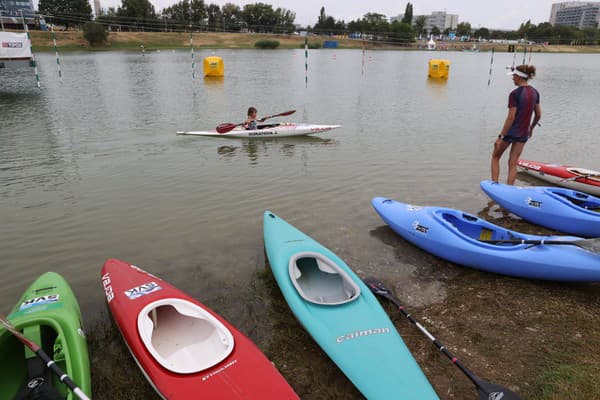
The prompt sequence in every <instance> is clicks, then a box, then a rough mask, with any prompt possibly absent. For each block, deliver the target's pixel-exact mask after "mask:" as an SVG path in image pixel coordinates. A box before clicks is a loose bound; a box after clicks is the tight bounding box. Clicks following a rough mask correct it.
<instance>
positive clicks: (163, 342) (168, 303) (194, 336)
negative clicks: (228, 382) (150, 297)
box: [137, 298, 234, 374]
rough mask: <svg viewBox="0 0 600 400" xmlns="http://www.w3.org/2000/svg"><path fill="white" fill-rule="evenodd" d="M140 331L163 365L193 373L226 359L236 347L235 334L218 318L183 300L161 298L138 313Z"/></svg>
mask: <svg viewBox="0 0 600 400" xmlns="http://www.w3.org/2000/svg"><path fill="white" fill-rule="evenodd" d="M137 323H138V332H139V334H140V337H141V339H142V341H143V343H144V346H145V347H146V349H147V350H148V351H149V352H150V354H152V357H154V359H155V360H156V361H157V362H158V363H159V364H160V365H162V366H163V367H164V368H166V369H168V370H169V371H172V372H176V373H180V374H192V373H195V372H200V371H202V370H205V369H207V368H210V367H212V366H214V365H216V364H218V363H219V362H221V361H223V359H225V358H226V357H227V356H228V355H229V354H230V353H231V352H232V351H233V346H234V340H233V335H232V334H231V332H230V331H229V329H227V328H226V327H225V325H223V324H222V323H221V322H220V321H219V320H218V319H216V318H215V317H214V316H213V315H211V314H210V313H209V312H207V311H206V310H204V309H202V308H201V307H199V306H198V305H196V304H194V303H191V302H189V301H186V300H184V299H176V298H170V299H161V300H157V301H155V302H153V303H150V304H148V305H147V306H146V307H144V309H143V310H142V311H141V312H140V313H139V315H138V321H137Z"/></svg>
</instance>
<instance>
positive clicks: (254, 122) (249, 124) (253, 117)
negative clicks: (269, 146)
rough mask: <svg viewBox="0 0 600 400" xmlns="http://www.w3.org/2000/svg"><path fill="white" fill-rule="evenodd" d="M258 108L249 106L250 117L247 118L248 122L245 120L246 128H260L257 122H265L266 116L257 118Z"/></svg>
mask: <svg viewBox="0 0 600 400" xmlns="http://www.w3.org/2000/svg"><path fill="white" fill-rule="evenodd" d="M257 112H258V110H257V109H256V108H255V107H249V108H248V118H246V122H244V128H246V130H255V129H258V125H257V122H264V120H265V118H262V119H257V118H256V113H257Z"/></svg>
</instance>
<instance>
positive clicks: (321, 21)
mask: <svg viewBox="0 0 600 400" xmlns="http://www.w3.org/2000/svg"><path fill="white" fill-rule="evenodd" d="M336 28H337V27H336V21H335V18H333V17H330V16H327V14H325V7H321V12H320V13H319V18H318V19H317V23H316V24H315V26H313V31H315V32H318V33H327V34H332V33H333V32H334V31H335V30H336Z"/></svg>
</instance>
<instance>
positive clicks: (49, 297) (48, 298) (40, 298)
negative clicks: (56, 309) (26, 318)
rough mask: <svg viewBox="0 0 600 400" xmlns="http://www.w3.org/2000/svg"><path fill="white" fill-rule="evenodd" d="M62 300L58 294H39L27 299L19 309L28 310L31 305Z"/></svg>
mask: <svg viewBox="0 0 600 400" xmlns="http://www.w3.org/2000/svg"><path fill="white" fill-rule="evenodd" d="M59 301H60V296H59V295H58V294H48V295H46V296H38V297H34V298H33V299H29V300H25V301H24V302H23V303H21V306H20V307H19V311H22V310H27V309H29V308H31V307H36V306H41V305H47V304H52V303H58V302H59Z"/></svg>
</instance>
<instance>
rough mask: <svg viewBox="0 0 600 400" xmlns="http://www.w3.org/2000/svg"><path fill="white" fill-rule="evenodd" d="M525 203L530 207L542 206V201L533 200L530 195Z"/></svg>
mask: <svg viewBox="0 0 600 400" xmlns="http://www.w3.org/2000/svg"><path fill="white" fill-rule="evenodd" d="M527 205H528V206H530V207H535V208H540V207H542V202H541V201H539V200H533V199H532V198H531V197H530V198H528V199H527Z"/></svg>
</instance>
